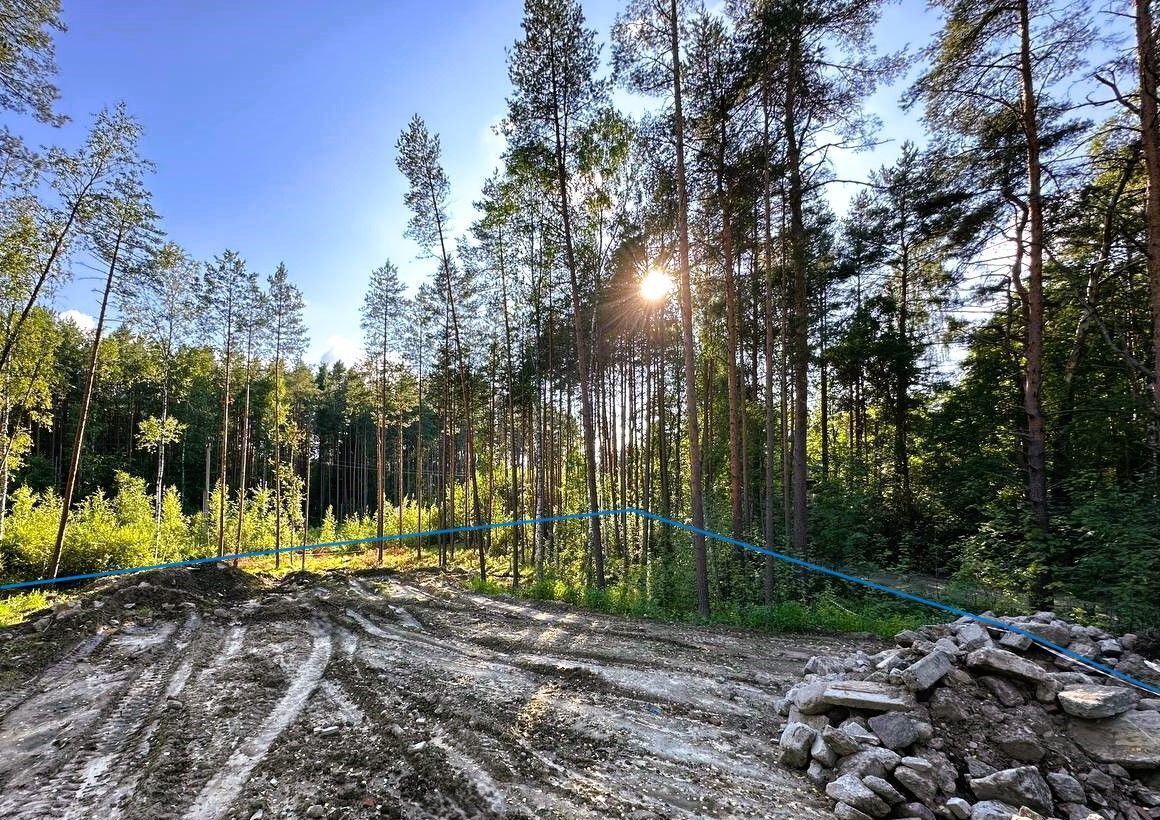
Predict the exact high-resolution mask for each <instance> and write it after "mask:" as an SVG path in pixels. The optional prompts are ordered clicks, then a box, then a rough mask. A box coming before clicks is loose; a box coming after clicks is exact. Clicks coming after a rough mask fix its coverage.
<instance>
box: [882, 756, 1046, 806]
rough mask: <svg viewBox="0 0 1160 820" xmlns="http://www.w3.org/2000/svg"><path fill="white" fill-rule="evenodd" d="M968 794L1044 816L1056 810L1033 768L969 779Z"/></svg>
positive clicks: (1009, 770)
mask: <svg viewBox="0 0 1160 820" xmlns="http://www.w3.org/2000/svg"><path fill="white" fill-rule="evenodd" d="M896 776H897V775H896ZM971 791H973V792H974V793H975V796H976V797H978V798H979V799H980V800H1001V801H1004V802H1007V803H1013V804H1015V805H1017V806H1028V807H1030V808H1033V809H1035V810H1036V811H1042V812H1046V813H1047V814H1051V812H1052V809H1054V808H1055V805H1054V803H1053V801H1052V799H1051V789H1050V788H1048V785H1047V781H1045V780H1044V779H1043V776H1042V775H1041V774H1039V770H1038V769H1036V768H1035V767H1034V766H1020V767H1019V768H1017V769H1003V770H1002V771H998V772H995V773H994V774H992V775H988V776H987V777H978V778H972V780H971Z"/></svg>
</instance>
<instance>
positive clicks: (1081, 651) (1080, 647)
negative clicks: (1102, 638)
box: [1068, 638, 1100, 660]
mask: <svg viewBox="0 0 1160 820" xmlns="http://www.w3.org/2000/svg"><path fill="white" fill-rule="evenodd" d="M1068 650H1069V651H1071V652H1074V653H1075V654H1077V655H1079V656H1080V657H1081V658H1087V659H1089V660H1095V659H1096V658H1098V657H1099V655H1100V648H1099V647H1098V646H1096V645H1095V644H1094V643H1092V642H1091V641H1089V640H1087V639H1086V638H1081V639H1079V640H1077V641H1072V643H1071V646H1069V647H1068Z"/></svg>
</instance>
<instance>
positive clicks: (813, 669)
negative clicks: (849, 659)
mask: <svg viewBox="0 0 1160 820" xmlns="http://www.w3.org/2000/svg"><path fill="white" fill-rule="evenodd" d="M845 671H846V663H845V661H843V660H842V659H841V658H832V657H830V656H829V655H814V656H813V657H812V658H810V659H809V660H808V661H806V674H807V675H836V674H838V673H839V672H845Z"/></svg>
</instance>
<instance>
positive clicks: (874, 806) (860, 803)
mask: <svg viewBox="0 0 1160 820" xmlns="http://www.w3.org/2000/svg"><path fill="white" fill-rule="evenodd" d="M826 794H827V795H829V796H830V797H831V798H833V799H834V800H837V801H838V802H840V803H845V804H847V805H849V806H852V807H853V808H855V809H858V811H861V812H865V813H866V814H869V815H872V816H874V817H885V816H886V815H888V814H890V805H889V804H888V803H887V802H886V801H885V800H883V799H882V798H881V797H879V796H878V795H877V794H875V793H874V791H873V789H871V788H870V787H869V786H867V785H866V784H865V783H863V782H862V781H861V780H859V779H858V778H857V777H856V776H855V775H852V774H844V775H842V776H841V777H839V778H837V779H836V780H834V781H832V782H831V783H829V784H828V785H827V786H826Z"/></svg>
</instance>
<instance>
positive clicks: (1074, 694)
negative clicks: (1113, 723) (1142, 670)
mask: <svg viewBox="0 0 1160 820" xmlns="http://www.w3.org/2000/svg"><path fill="white" fill-rule="evenodd" d="M1139 699H1140V696H1139V695H1138V694H1136V691H1135V690H1134V689H1128V688H1126V687H1123V686H1096V685H1092V686H1071V687H1068V688H1067V689H1064V690H1063V691H1062V692H1060V693H1059V705H1060V706H1062V707H1063V711H1065V712H1067V713H1068V714H1069V715H1073V716H1075V717H1080V718H1086V719H1088V720H1099V719H1100V718H1110V717H1115V716H1116V715H1121V714H1123V713H1124V712H1127V711H1128V710H1129V709H1131V708H1132V707H1134V706H1135V705H1136V702H1137V701H1138V700H1139Z"/></svg>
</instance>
